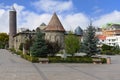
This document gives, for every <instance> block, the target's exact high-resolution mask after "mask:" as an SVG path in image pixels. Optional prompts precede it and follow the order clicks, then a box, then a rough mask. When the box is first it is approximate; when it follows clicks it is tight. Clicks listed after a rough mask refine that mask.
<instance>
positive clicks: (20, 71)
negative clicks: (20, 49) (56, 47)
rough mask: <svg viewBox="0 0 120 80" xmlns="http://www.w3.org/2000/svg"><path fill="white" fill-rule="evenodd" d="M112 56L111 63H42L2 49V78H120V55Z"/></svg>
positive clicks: (18, 79) (0, 72) (0, 70)
mask: <svg viewBox="0 0 120 80" xmlns="http://www.w3.org/2000/svg"><path fill="white" fill-rule="evenodd" d="M104 57H108V56H104ZM110 57H111V60H112V63H111V64H83V63H82V64H81V63H49V64H41V63H31V62H28V61H26V60H24V59H22V58H21V57H20V56H18V55H15V54H12V53H11V52H9V51H8V50H5V49H1V50H0V80H120V56H119V55H116V56H110Z"/></svg>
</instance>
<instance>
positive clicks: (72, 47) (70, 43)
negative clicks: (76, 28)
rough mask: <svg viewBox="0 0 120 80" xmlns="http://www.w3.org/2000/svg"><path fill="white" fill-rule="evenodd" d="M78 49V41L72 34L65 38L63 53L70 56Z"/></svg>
mask: <svg viewBox="0 0 120 80" xmlns="http://www.w3.org/2000/svg"><path fill="white" fill-rule="evenodd" d="M79 49H80V40H79V38H78V37H77V36H76V35H74V34H73V33H72V32H69V34H68V35H67V36H66V37H65V51H66V52H67V53H68V54H71V55H72V56H73V55H74V53H76V52H78V51H79Z"/></svg>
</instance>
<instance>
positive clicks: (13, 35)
mask: <svg viewBox="0 0 120 80" xmlns="http://www.w3.org/2000/svg"><path fill="white" fill-rule="evenodd" d="M16 13H17V12H16V10H15V8H14V7H13V8H12V9H11V10H10V11H9V48H14V49H15V50H19V46H20V44H21V43H25V41H26V39H31V38H34V37H35V34H36V32H37V31H38V30H40V31H41V32H43V33H44V35H45V40H47V41H50V42H56V41H57V42H58V44H59V45H60V46H61V49H64V39H65V35H66V34H65V33H66V31H65V29H64V27H63V25H62V24H61V22H60V20H59V18H58V16H57V14H56V13H54V14H53V15H52V18H51V20H50V22H49V23H48V25H46V24H44V23H42V24H41V25H40V26H39V27H37V28H36V30H33V31H30V30H23V31H20V32H18V33H17V31H16V30H17V19H16ZM75 34H76V35H77V36H82V35H83V32H82V29H81V28H80V27H77V28H76V30H75Z"/></svg>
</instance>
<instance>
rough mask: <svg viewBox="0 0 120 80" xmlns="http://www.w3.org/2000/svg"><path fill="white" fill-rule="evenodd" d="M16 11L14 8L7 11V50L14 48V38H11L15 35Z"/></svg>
mask: <svg viewBox="0 0 120 80" xmlns="http://www.w3.org/2000/svg"><path fill="white" fill-rule="evenodd" d="M16 24H17V19H16V10H15V8H14V7H12V8H11V10H10V11H9V48H14V38H13V36H14V35H15V34H16V28H17V26H16Z"/></svg>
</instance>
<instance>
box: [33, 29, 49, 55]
mask: <svg viewBox="0 0 120 80" xmlns="http://www.w3.org/2000/svg"><path fill="white" fill-rule="evenodd" d="M31 56H35V57H46V56H47V45H46V42H45V39H44V34H43V33H41V32H40V31H39V32H37V34H36V37H35V41H34V42H33V45H32V47H31Z"/></svg>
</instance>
